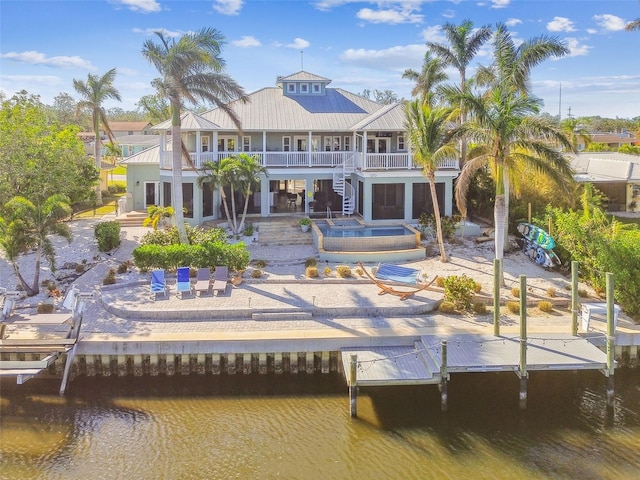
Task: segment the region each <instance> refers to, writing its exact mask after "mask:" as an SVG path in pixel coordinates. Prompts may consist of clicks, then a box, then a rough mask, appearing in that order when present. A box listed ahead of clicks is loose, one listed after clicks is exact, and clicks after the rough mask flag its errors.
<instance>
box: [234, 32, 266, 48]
mask: <svg viewBox="0 0 640 480" xmlns="http://www.w3.org/2000/svg"><path fill="white" fill-rule="evenodd" d="M231 45H234V46H236V47H241V48H248V47H259V46H260V45H262V43H260V40H258V39H257V38H255V37H252V36H251V35H244V36H243V37H241V38H240V40H234V41H232V42H231Z"/></svg>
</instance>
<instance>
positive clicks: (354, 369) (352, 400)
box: [349, 354, 358, 418]
mask: <svg viewBox="0 0 640 480" xmlns="http://www.w3.org/2000/svg"><path fill="white" fill-rule="evenodd" d="M357 377H358V355H356V354H352V355H351V357H350V362H349V410H350V413H351V418H356V417H357V416H358V401H357V396H358V381H357Z"/></svg>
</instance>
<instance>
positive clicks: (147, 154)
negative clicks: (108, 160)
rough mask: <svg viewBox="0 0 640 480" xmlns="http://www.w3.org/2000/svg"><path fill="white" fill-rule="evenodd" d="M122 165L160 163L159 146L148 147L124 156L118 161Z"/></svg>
mask: <svg viewBox="0 0 640 480" xmlns="http://www.w3.org/2000/svg"><path fill="white" fill-rule="evenodd" d="M118 163H119V164H122V165H152V164H155V165H159V164H160V146H159V145H156V146H154V147H149V148H147V149H145V150H143V151H141V152H139V153H134V154H133V155H131V156H129V157H126V158H124V159H122V160H120V161H119V162H118Z"/></svg>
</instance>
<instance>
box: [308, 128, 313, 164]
mask: <svg viewBox="0 0 640 480" xmlns="http://www.w3.org/2000/svg"><path fill="white" fill-rule="evenodd" d="M312 140H313V132H312V131H311V130H309V134H308V138H307V153H308V155H307V162H309V165H308V166H309V167H310V166H311V152H312V151H313V146H312V145H311V141H312Z"/></svg>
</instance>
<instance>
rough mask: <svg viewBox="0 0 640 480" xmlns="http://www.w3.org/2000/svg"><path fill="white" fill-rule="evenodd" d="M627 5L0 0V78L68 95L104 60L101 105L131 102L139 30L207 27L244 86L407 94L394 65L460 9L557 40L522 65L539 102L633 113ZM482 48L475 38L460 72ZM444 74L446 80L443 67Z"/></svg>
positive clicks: (635, 89)
mask: <svg viewBox="0 0 640 480" xmlns="http://www.w3.org/2000/svg"><path fill="white" fill-rule="evenodd" d="M638 17H640V2H639V1H637V0H619V1H618V0H606V1H597V0H582V1H572V0H553V1H546V0H479V1H478V0H476V1H472V0H428V1H418V0H408V1H378V2H363V1H351V0H317V1H303V0H295V1H287V0H244V1H243V0H208V1H165V0H67V1H56V0H49V1H47V0H44V1H30V0H15V1H12V0H1V1H0V90H2V91H3V92H4V93H5V95H7V96H10V95H13V94H14V93H15V92H16V91H19V90H22V89H24V90H27V91H28V92H30V93H34V94H39V95H40V96H41V97H42V100H43V101H44V102H45V103H52V102H53V98H54V97H55V96H56V95H57V94H58V93H60V92H67V93H69V94H71V95H72V96H73V97H74V98H77V95H76V93H75V91H74V90H73V85H72V80H73V79H74V78H77V79H82V80H86V78H87V74H88V73H94V74H103V73H105V72H106V71H107V70H109V69H111V68H113V67H116V68H117V70H118V75H117V79H116V83H115V86H116V87H117V88H118V89H119V90H120V93H121V96H122V100H123V101H122V103H120V104H116V103H109V104H107V105H106V106H107V107H111V106H120V107H122V108H124V109H125V110H132V109H135V108H136V107H135V103H136V102H137V101H138V100H139V99H140V97H142V96H143V95H146V94H150V93H153V89H152V87H151V80H152V79H154V78H155V77H157V72H156V71H155V70H154V69H153V67H152V66H150V65H149V64H148V63H147V62H146V60H145V59H144V58H143V57H142V55H141V53H140V52H141V50H142V44H143V42H144V41H145V40H146V39H148V38H153V37H154V33H153V32H154V31H156V30H165V31H166V32H167V33H168V34H171V35H180V34H182V33H185V32H189V31H196V30H200V29H201V28H203V27H213V28H216V29H217V30H219V31H220V32H221V33H222V35H224V37H225V39H226V44H225V46H224V49H223V52H222V57H223V58H224V59H225V60H226V62H227V66H226V72H227V73H228V74H229V75H231V76H232V77H233V78H234V79H235V80H236V81H237V82H238V83H239V84H240V85H241V86H242V87H243V88H244V89H245V91H246V92H247V93H251V92H253V91H256V90H258V89H260V88H263V87H269V86H273V85H274V84H275V80H276V77H277V76H278V75H289V74H292V73H295V72H297V71H299V70H301V69H304V70H306V71H308V72H311V73H314V74H317V75H321V76H324V77H327V78H330V79H332V83H331V85H330V86H332V87H339V88H344V89H346V90H349V91H351V92H355V93H360V92H362V91H364V90H365V89H369V90H374V89H377V90H391V91H393V92H395V93H396V94H397V95H398V96H399V97H405V98H410V91H411V88H412V86H413V85H412V83H411V82H410V81H408V80H403V79H402V73H403V71H404V70H405V69H407V68H413V69H414V70H418V71H419V70H420V68H421V65H422V60H423V57H424V53H425V51H426V46H425V42H427V41H438V42H445V38H444V37H443V35H442V31H441V29H440V25H442V24H443V23H445V22H450V23H454V24H458V23H460V22H461V21H462V20H464V19H470V20H472V21H473V23H474V25H476V26H481V25H491V26H495V24H496V23H497V22H503V23H506V24H507V25H508V26H509V29H510V31H511V32H512V33H513V36H514V38H515V39H516V40H517V41H519V40H523V39H529V38H532V37H534V36H539V35H550V36H557V37H558V38H560V39H562V40H564V41H566V42H567V45H568V46H569V48H570V49H571V53H570V54H569V55H568V56H566V57H564V58H562V59H559V60H553V61H551V60H550V61H546V62H545V63H543V64H541V65H539V66H538V67H536V69H535V70H534V72H533V75H532V80H533V92H534V94H535V95H537V96H538V97H540V98H542V99H543V100H544V104H545V105H544V111H547V112H549V113H551V114H553V115H557V114H558V112H559V111H560V112H561V113H562V117H563V118H564V117H566V116H567V114H568V113H569V108H571V114H572V115H574V116H589V115H600V116H602V117H611V118H615V117H620V118H633V117H637V116H640V63H639V61H638V59H639V53H638V52H639V50H640V32H639V31H634V32H627V31H625V30H624V24H625V23H626V22H628V21H631V20H633V19H635V18H638ZM490 60H491V58H490V50H489V47H487V48H485V49H483V50H482V51H481V52H480V54H479V55H478V57H476V59H475V61H474V62H473V63H472V65H471V67H472V68H471V72H470V73H473V72H472V70H473V68H474V67H475V66H477V65H478V64H483V65H486V64H488V63H489V62H490ZM450 77H451V80H452V81H453V82H457V81H458V75H457V72H455V71H453V70H451V71H450ZM560 91H562V95H560ZM560 99H561V101H560Z"/></svg>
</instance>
